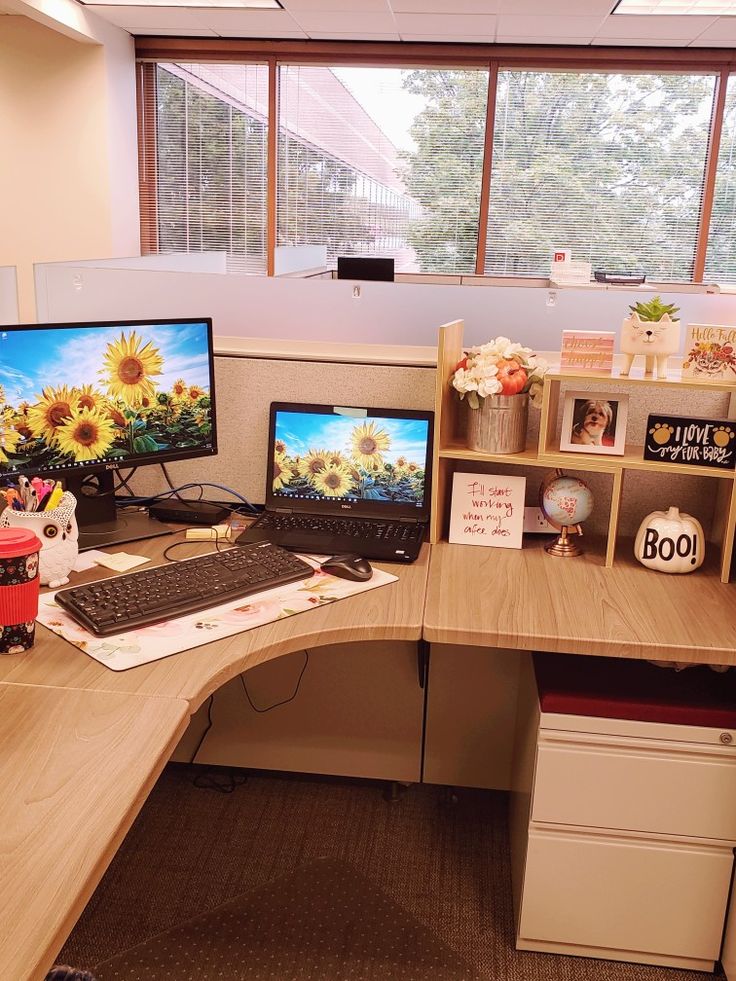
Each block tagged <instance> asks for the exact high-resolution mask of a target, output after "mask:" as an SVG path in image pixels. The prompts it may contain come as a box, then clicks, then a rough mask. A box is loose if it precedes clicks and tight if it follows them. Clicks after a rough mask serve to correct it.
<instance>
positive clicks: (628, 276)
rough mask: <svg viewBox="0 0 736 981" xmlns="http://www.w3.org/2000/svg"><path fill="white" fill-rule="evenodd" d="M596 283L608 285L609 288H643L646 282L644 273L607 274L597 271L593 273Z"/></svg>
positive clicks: (603, 271)
mask: <svg viewBox="0 0 736 981" xmlns="http://www.w3.org/2000/svg"><path fill="white" fill-rule="evenodd" d="M593 276H594V278H595V281H596V283H608V285H609V286H641V285H642V284H643V283H645V282H646V278H647V277H646V275H645V274H644V273H634V272H606V271H605V270H601V269H596V271H595V272H594V273H593Z"/></svg>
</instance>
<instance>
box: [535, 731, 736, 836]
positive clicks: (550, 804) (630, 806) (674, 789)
mask: <svg viewBox="0 0 736 981" xmlns="http://www.w3.org/2000/svg"><path fill="white" fill-rule="evenodd" d="M596 738H597V737H586V744H585V746H581V744H580V740H579V737H576V739H575V741H573V740H572V739H569V738H568V739H565V738H564V735H557V734H556V735H555V736H554V737H551V738H550V737H548V736H546V735H545V736H544V738H543V739H542V740H540V743H539V745H538V748H537V769H536V779H535V785H534V804H533V811H532V819H533V820H534V821H542V822H544V823H549V824H572V825H580V826H583V827H594V828H613V829H621V830H629V831H648V832H655V833H658V834H669V835H685V836H689V837H695V838H716V839H725V840H727V841H736V756H734V754H733V751H732V750H725V748H724V752H723V753H719V751H718V748H717V747H713V748H706V747H701V748H698V749H696V750H695V751H693V747H692V746H685V747H684V748H682V747H683V744H678V743H675V744H673V743H669V744H668V743H664V742H657V741H654V740H652V741H648V740H628V739H621V740H619V741H618V742H613V741H605V738H602V739H600V741H598V742H596Z"/></svg>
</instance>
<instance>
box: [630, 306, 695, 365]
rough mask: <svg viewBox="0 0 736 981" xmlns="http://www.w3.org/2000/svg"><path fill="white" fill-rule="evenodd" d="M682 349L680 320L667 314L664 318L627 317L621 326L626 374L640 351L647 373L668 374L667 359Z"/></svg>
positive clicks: (632, 315) (634, 314)
mask: <svg viewBox="0 0 736 981" xmlns="http://www.w3.org/2000/svg"><path fill="white" fill-rule="evenodd" d="M679 350H680V321H679V320H672V319H671V317H670V315H669V314H668V313H665V314H664V315H663V317H662V318H661V320H640V319H639V314H638V313H632V314H631V316H630V317H626V319H625V320H624V322H623V326H622V328H621V353H622V354H623V355H624V364H623V367H622V369H621V374H622V375H624V376H626V375H628V373H629V372H630V371H631V365H632V364H633V363H634V358H635V357H636V356H637V354H641V355H643V356H644V373H645V374H646V375H653V376H654V378H666V377H667V358H668V357H669V356H670V355H671V354H677V352H678V351H679Z"/></svg>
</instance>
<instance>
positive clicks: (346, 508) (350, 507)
mask: <svg viewBox="0 0 736 981" xmlns="http://www.w3.org/2000/svg"><path fill="white" fill-rule="evenodd" d="M340 507H341V508H342V509H343V511H352V510H353V505H352V504H341V505H340Z"/></svg>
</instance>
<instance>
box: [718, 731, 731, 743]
mask: <svg viewBox="0 0 736 981" xmlns="http://www.w3.org/2000/svg"><path fill="white" fill-rule="evenodd" d="M720 740H721V742H722V743H726V745H728V744H730V743H732V742H733V736H732V735H731V733H730V732H722V733H721V735H720Z"/></svg>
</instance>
